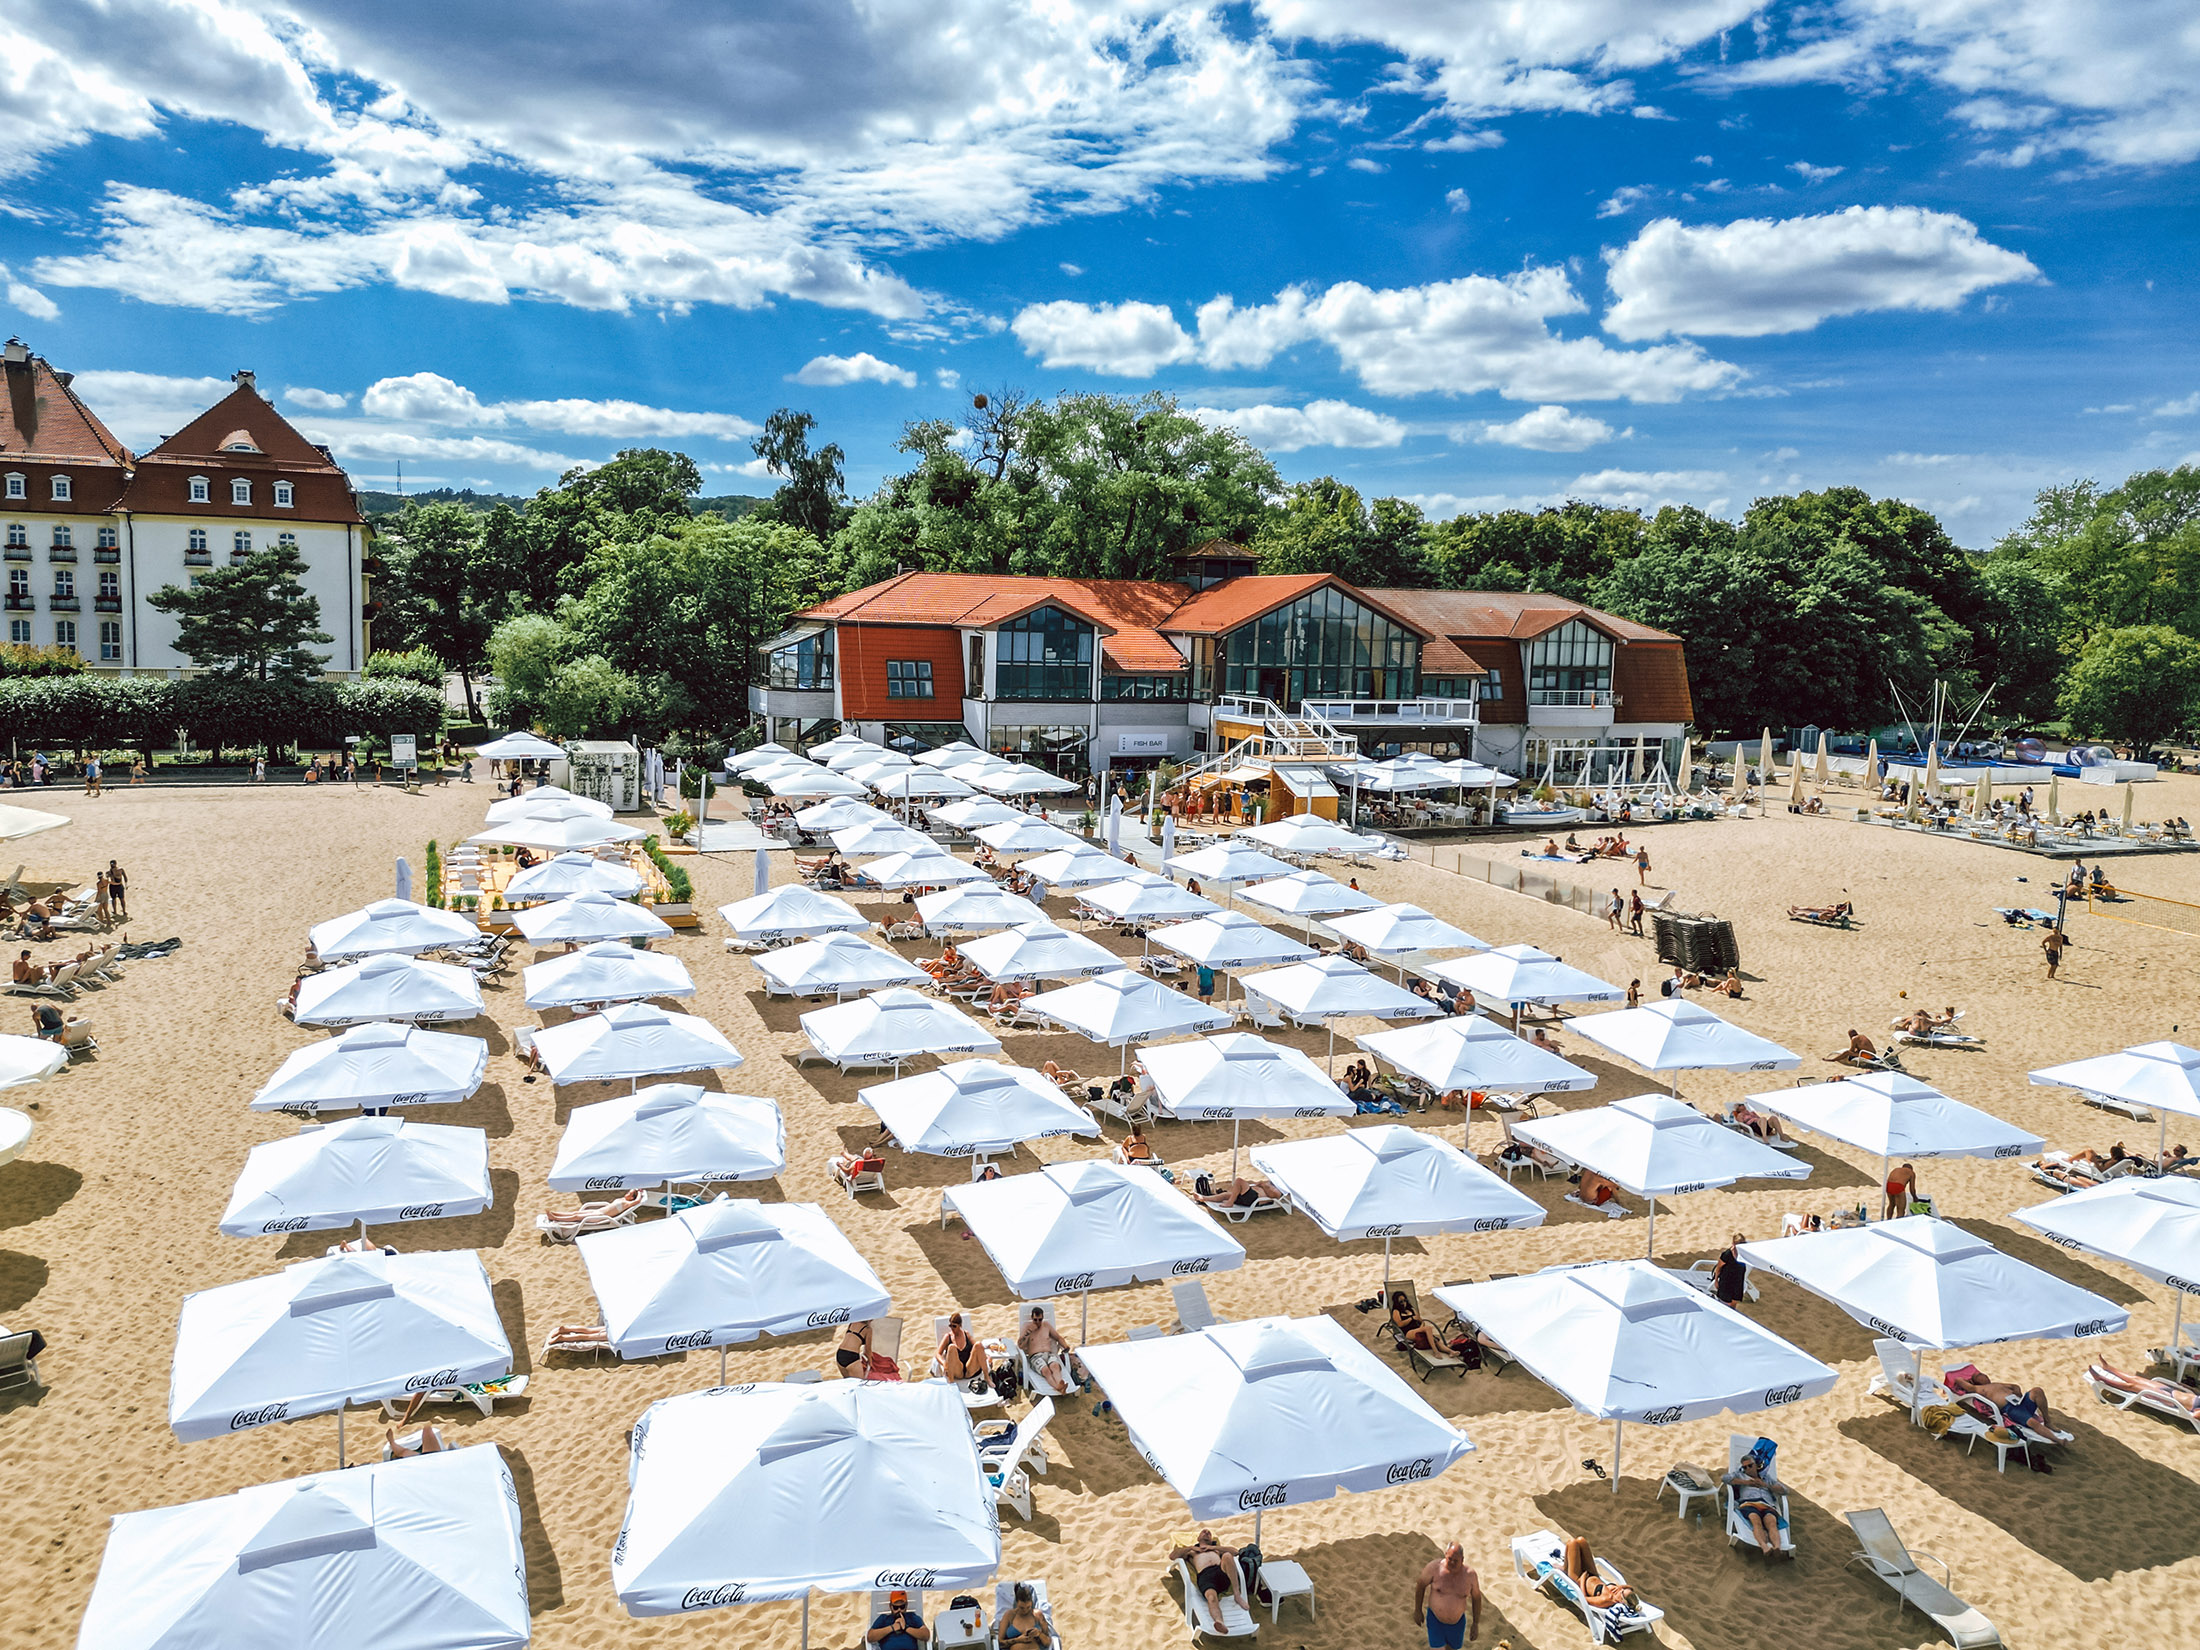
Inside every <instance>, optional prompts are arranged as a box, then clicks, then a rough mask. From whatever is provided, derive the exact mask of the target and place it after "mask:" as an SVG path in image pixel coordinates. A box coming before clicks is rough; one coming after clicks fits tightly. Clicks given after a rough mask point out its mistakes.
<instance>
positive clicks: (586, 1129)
mask: <svg viewBox="0 0 2200 1650" xmlns="http://www.w3.org/2000/svg"><path fill="white" fill-rule="evenodd" d="M786 1166H787V1124H786V1119H785V1118H783V1117H782V1116H781V1115H780V1112H779V1107H778V1106H777V1105H776V1104H775V1103H773V1102H772V1101H770V1100H765V1099H762V1098H759V1097H758V1096H756V1095H749V1094H719V1093H717V1092H715V1091H713V1090H711V1089H706V1088H704V1087H703V1085H702V1084H700V1083H652V1084H650V1086H649V1087H648V1088H646V1089H637V1090H635V1092H634V1093H632V1094H621V1095H615V1096H614V1097H613V1098H611V1099H609V1100H598V1101H596V1102H595V1103H594V1104H593V1105H587V1106H575V1107H574V1108H573V1111H572V1115H571V1116H570V1117H568V1118H567V1119H566V1124H565V1132H564V1133H563V1134H562V1135H560V1136H559V1137H558V1153H557V1157H556V1160H555V1161H553V1162H552V1163H551V1165H550V1189H551V1190H552V1191H558V1192H623V1191H628V1190H630V1189H632V1188H633V1187H636V1186H669V1185H673V1184H683V1185H687V1184H692V1185H702V1186H715V1185H719V1184H721V1183H722V1182H725V1181H735V1180H769V1179H770V1178H771V1177H772V1176H774V1175H776V1174H778V1173H779V1171H780V1170H782V1169H784V1168H785V1167H786Z"/></svg>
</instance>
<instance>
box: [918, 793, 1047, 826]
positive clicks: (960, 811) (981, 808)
mask: <svg viewBox="0 0 2200 1650" xmlns="http://www.w3.org/2000/svg"><path fill="white" fill-rule="evenodd" d="M932 817H933V818H934V819H937V820H940V821H941V822H942V823H944V824H948V825H952V826H954V827H955V828H956V829H957V830H959V831H974V830H976V829H977V828H978V827H979V826H981V825H1000V824H1004V823H1013V822H1015V821H1018V820H1026V819H1030V818H1031V817H1032V816H1031V815H1030V814H1027V813H1025V812H1024V811H1023V810H1022V809H1020V808H1012V807H1010V806H1009V805H1008V804H1007V803H1006V802H1003V801H1001V800H1000V798H998V797H992V796H973V797H972V798H970V800H969V801H967V802H956V803H952V804H950V805H949V806H947V807H945V808H935V809H934V810H933V811H932ZM1068 834H1069V833H1068V832H1066V831H1065V832H1064V833H1063V835H1065V836H1067V835H1068Z"/></svg>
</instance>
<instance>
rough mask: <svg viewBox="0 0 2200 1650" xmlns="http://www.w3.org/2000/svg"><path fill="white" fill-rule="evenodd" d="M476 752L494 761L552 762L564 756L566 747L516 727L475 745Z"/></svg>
mask: <svg viewBox="0 0 2200 1650" xmlns="http://www.w3.org/2000/svg"><path fill="white" fill-rule="evenodd" d="M474 754H475V755H476V756H482V757H487V758H488V759H489V760H490V761H492V762H550V761H555V760H556V759H557V758H558V757H561V756H563V755H564V754H565V747H564V746H563V745H553V744H551V743H550V741H549V740H547V739H544V738H542V737H540V736H539V735H537V734H532V733H529V732H528V731H527V730H526V729H524V728H515V729H514V730H513V731H512V732H510V733H504V734H499V735H498V736H497V737H496V738H494V739H492V740H490V741H489V742H488V743H487V744H486V745H477V746H475V747H474Z"/></svg>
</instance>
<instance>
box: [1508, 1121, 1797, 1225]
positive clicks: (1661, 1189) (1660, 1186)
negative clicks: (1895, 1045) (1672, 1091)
mask: <svg viewBox="0 0 2200 1650" xmlns="http://www.w3.org/2000/svg"><path fill="white" fill-rule="evenodd" d="M1512 1132H1513V1133H1514V1134H1515V1135H1517V1136H1519V1137H1520V1138H1521V1139H1523V1140H1526V1141H1528V1142H1529V1143H1530V1144H1531V1145H1536V1146H1541V1147H1542V1148H1543V1149H1544V1150H1545V1151H1548V1152H1551V1153H1553V1154H1554V1155H1556V1156H1559V1157H1562V1158H1564V1159H1565V1160H1566V1161H1567V1162H1569V1163H1578V1164H1579V1165H1581V1167H1583V1168H1585V1169H1592V1170H1594V1171H1595V1172H1596V1173H1598V1174H1600V1175H1602V1176H1603V1177H1604V1178H1605V1179H1606V1180H1609V1181H1612V1182H1614V1183H1615V1184H1617V1185H1620V1186H1623V1187H1625V1188H1626V1189H1627V1190H1628V1191H1630V1192H1633V1193H1634V1194H1635V1195H1636V1196H1637V1197H1642V1198H1647V1199H1649V1202H1650V1220H1649V1228H1650V1229H1649V1232H1648V1233H1647V1235H1646V1237H1645V1240H1644V1244H1643V1253H1644V1254H1645V1255H1647V1254H1650V1253H1652V1252H1653V1251H1654V1250H1655V1248H1656V1247H1657V1237H1658V1199H1659V1198H1661V1197H1678V1196H1681V1195H1682V1194H1684V1193H1687V1192H1701V1191H1708V1190H1710V1189H1711V1188H1712V1187H1714V1186H1731V1185H1732V1184H1733V1183H1734V1182H1735V1181H1737V1180H1807V1179H1809V1178H1810V1165H1809V1164H1808V1163H1805V1162H1804V1161H1802V1159H1800V1158H1795V1157H1790V1156H1788V1155H1787V1153H1785V1152H1776V1151H1774V1150H1773V1149H1772V1148H1771V1147H1770V1146H1768V1145H1766V1144H1765V1143H1764V1142H1763V1141H1761V1140H1758V1139H1757V1138H1756V1137H1755V1136H1753V1135H1748V1134H1744V1133H1742V1132H1741V1131H1740V1130H1739V1129H1730V1128H1726V1127H1724V1126H1723V1125H1721V1124H1719V1123H1715V1122H1713V1121H1712V1120H1711V1119H1710V1118H1708V1117H1706V1116H1704V1114H1703V1113H1702V1112H1700V1111H1698V1110H1696V1108H1695V1107H1694V1106H1691V1105H1687V1104H1685V1103H1684V1102H1682V1101H1679V1100H1675V1099H1673V1098H1671V1097H1670V1096H1669V1095H1663V1094H1643V1095H1637V1096H1636V1097H1635V1098H1633V1099H1631V1100H1615V1101H1614V1102H1613V1103H1612V1104H1610V1105H1608V1106H1593V1107H1591V1108H1590V1109H1589V1110H1587V1111H1570V1112H1566V1113H1564V1114H1563V1115H1561V1116H1558V1117H1538V1118H1535V1119H1533V1120H1532V1121H1529V1122H1526V1123H1515V1124H1514V1125H1513V1128H1512Z"/></svg>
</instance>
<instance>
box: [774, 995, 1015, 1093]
mask: <svg viewBox="0 0 2200 1650" xmlns="http://www.w3.org/2000/svg"><path fill="white" fill-rule="evenodd" d="M802 1035H803V1036H804V1037H806V1038H808V1039H809V1043H810V1047H812V1048H814V1049H816V1050H817V1052H818V1053H820V1054H822V1055H824V1056H825V1058H826V1059H828V1060H830V1061H832V1062H833V1063H834V1064H835V1065H843V1066H845V1065H849V1064H864V1065H891V1066H892V1067H893V1068H894V1070H895V1072H896V1073H897V1074H898V1073H899V1072H900V1070H901V1066H902V1062H903V1061H904V1060H913V1059H915V1058H916V1057H917V1056H918V1055H919V1054H998V1053H1000V1052H1001V1040H1000V1038H998V1037H996V1036H994V1035H993V1033H992V1032H990V1031H988V1030H987V1029H986V1028H985V1027H984V1026H982V1025H980V1024H979V1023H978V1022H977V1021H976V1020H973V1019H972V1018H971V1017H970V1016H969V1015H967V1014H964V1013H962V1012H960V1011H959V1010H957V1009H953V1008H950V1007H948V1005H947V1004H945V1003H943V1002H939V1001H936V1000H935V999H933V998H930V997H926V996H923V995H922V994H920V993H918V992H915V991H911V990H909V989H908V988H907V987H905V986H894V987H892V988H890V989H888V990H885V991H875V992H873V993H872V994H871V995H870V996H868V997H859V998H857V999H856V1000H855V1001H854V1002H852V1003H835V1004H834V1005H833V1006H832V1007H831V1008H813V1009H811V1010H810V1012H809V1013H807V1014H805V1015H803V1016H802Z"/></svg>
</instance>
